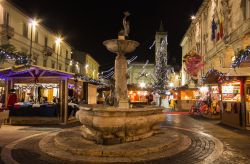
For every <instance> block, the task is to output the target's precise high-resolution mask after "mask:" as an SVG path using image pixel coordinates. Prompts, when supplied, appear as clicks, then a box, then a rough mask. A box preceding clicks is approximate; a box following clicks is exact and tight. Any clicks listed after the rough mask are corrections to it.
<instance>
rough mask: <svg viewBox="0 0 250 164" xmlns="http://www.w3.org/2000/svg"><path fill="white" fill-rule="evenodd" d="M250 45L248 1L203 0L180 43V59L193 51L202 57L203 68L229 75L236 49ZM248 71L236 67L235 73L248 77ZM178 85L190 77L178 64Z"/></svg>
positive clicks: (249, 9)
mask: <svg viewBox="0 0 250 164" xmlns="http://www.w3.org/2000/svg"><path fill="white" fill-rule="evenodd" d="M249 45H250V0H204V2H203V3H202V5H201V7H200V8H199V10H198V12H197V13H196V15H195V19H193V20H192V23H191V25H190V26H189V28H188V30H187V32H186V34H185V35H184V37H183V40H182V42H181V47H182V57H184V56H185V55H186V54H187V53H188V52H190V51H192V50H195V51H196V52H198V54H200V55H202V58H203V61H204V62H205V65H204V68H203V69H202V70H201V71H200V73H199V78H198V79H201V77H202V76H204V75H205V74H206V73H207V72H208V70H210V69H216V70H218V71H220V72H223V73H232V74H233V72H234V71H233V70H232V69H231V64H232V61H233V60H234V58H235V55H236V54H237V53H238V51H239V50H242V49H245V48H246V47H247V46H249ZM247 70H249V68H246V67H245V68H237V72H238V74H244V75H248V76H250V72H249V71H247ZM181 72H182V73H181V74H182V85H185V84H187V83H188V82H189V80H190V77H189V75H188V74H187V73H186V71H185V64H184V63H182V71H181Z"/></svg>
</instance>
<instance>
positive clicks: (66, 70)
mask: <svg viewBox="0 0 250 164" xmlns="http://www.w3.org/2000/svg"><path fill="white" fill-rule="evenodd" d="M67 71H68V69H67V64H66V63H65V72H67Z"/></svg>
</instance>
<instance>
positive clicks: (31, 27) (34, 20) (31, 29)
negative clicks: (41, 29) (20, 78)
mask: <svg viewBox="0 0 250 164" xmlns="http://www.w3.org/2000/svg"><path fill="white" fill-rule="evenodd" d="M37 25H38V21H37V20H36V19H32V20H31V21H30V54H29V55H30V60H29V62H31V61H32V38H33V30H35V28H36V26H37ZM30 64H31V63H30Z"/></svg>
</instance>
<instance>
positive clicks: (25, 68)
mask: <svg viewBox="0 0 250 164" xmlns="http://www.w3.org/2000/svg"><path fill="white" fill-rule="evenodd" d="M73 76H74V74H72V73H68V72H64V71H59V70H55V69H49V68H45V67H41V66H35V65H21V66H15V67H12V68H6V69H1V70H0V78H1V79H7V78H11V77H67V78H72V77H73Z"/></svg>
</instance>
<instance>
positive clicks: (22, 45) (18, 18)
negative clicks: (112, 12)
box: [0, 0, 72, 72]
mask: <svg viewBox="0 0 250 164" xmlns="http://www.w3.org/2000/svg"><path fill="white" fill-rule="evenodd" d="M31 21H32V19H31V18H30V17H28V16H27V15H25V14H24V13H23V12H22V11H21V10H20V9H18V8H17V7H15V6H14V5H13V4H11V3H10V2H9V1H6V0H3V1H1V2H0V33H1V35H0V45H1V46H6V45H7V46H8V45H12V46H14V48H15V49H16V51H18V52H20V53H23V54H26V55H28V56H29V57H30V58H31V60H32V63H31V64H34V65H39V66H43V67H48V68H53V69H58V70H62V71H67V72H69V71H70V60H71V52H72V47H71V46H70V45H69V44H68V43H66V42H65V41H63V40H60V39H58V38H57V37H58V36H57V35H56V34H55V33H53V32H51V30H48V28H46V27H44V26H43V25H41V22H40V23H39V20H37V21H38V22H37V25H35V24H32V22H31ZM31 36H32V38H31ZM14 64H15V62H14V61H13V60H4V61H3V63H2V64H1V65H0V68H7V67H10V66H13V65H14Z"/></svg>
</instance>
